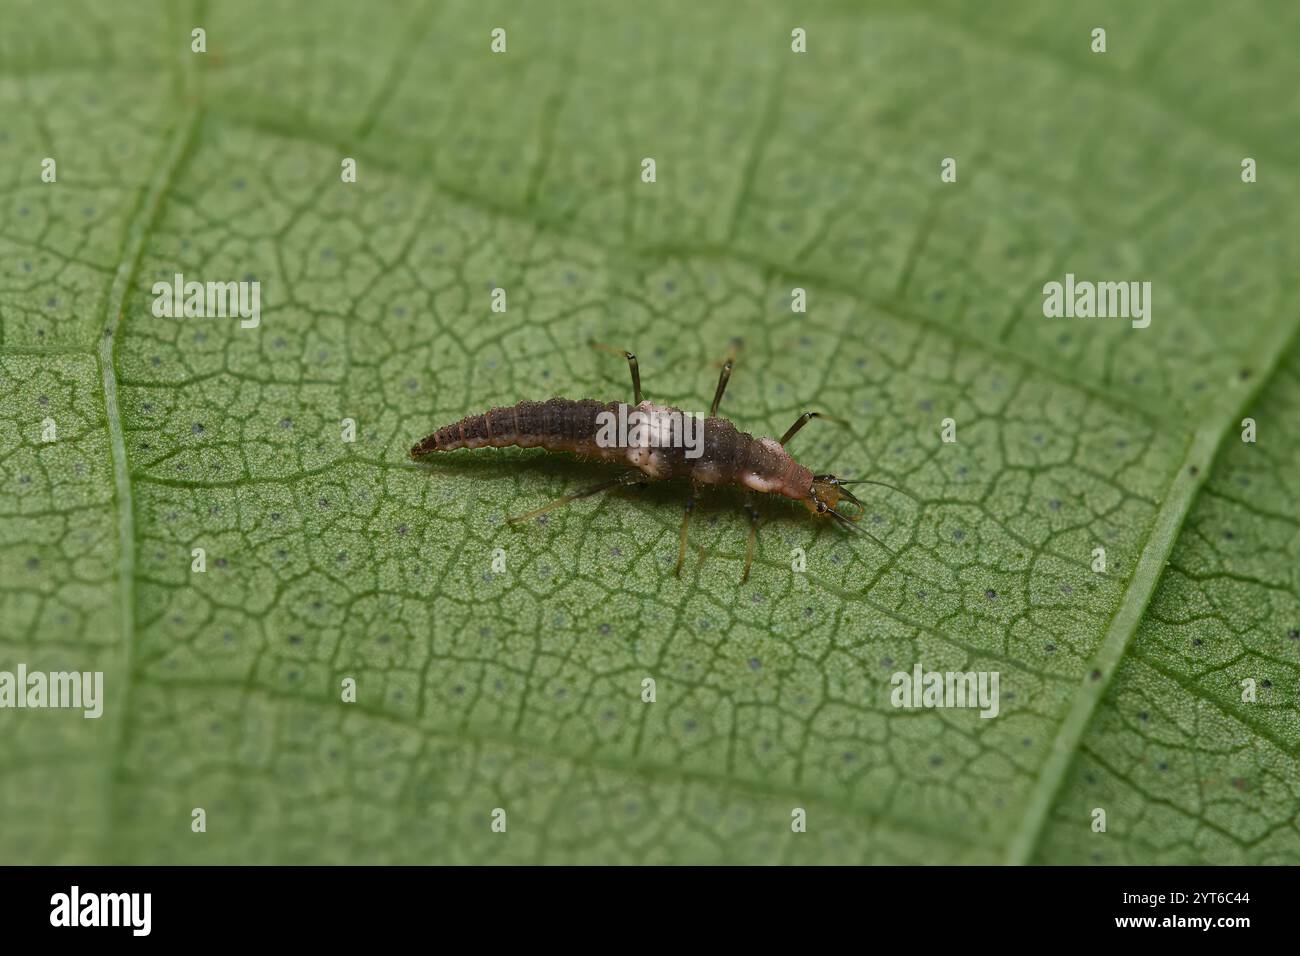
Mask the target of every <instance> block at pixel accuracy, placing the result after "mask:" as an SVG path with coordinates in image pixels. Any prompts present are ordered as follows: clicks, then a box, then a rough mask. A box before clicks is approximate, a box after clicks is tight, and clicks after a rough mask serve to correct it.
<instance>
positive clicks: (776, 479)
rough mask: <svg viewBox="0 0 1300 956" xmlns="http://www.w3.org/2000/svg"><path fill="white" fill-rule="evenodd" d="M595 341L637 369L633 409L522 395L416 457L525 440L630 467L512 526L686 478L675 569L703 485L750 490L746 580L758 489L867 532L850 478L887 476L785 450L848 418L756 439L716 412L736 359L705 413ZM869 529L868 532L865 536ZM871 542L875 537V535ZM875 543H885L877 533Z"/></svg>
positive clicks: (457, 427)
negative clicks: (590, 500)
mask: <svg viewBox="0 0 1300 956" xmlns="http://www.w3.org/2000/svg"><path fill="white" fill-rule="evenodd" d="M592 344H593V345H595V347H596V348H602V349H605V350H607V351H610V352H615V353H617V354H620V355H623V356H625V357H626V358H627V362H628V366H629V367H630V368H631V370H632V391H633V395H634V397H635V401H636V404H635V406H633V407H631V408H629V406H628V405H627V403H625V402H598V401H595V400H594V399H590V398H585V399H579V400H575V399H569V398H552V399H551V400H550V401H546V402H528V401H524V402H519V403H518V404H517V405H513V406H508V407H502V408H493V409H490V410H489V411H486V412H483V413H482V414H479V415H470V416H468V417H466V418H462V419H461V420H460V421H458V422H456V423H455V424H452V425H447V426H445V427H443V428H439V429H438V430H437V431H436V432H434V433H433V434H432V435H429V436H428V437H426V438H424V439H421V440H420V441H419V442H417V443H416V445H415V446H414V447H413V448H412V449H411V457H412V458H414V459H416V460H419V459H421V458H425V457H427V456H429V455H432V454H434V453H435V452H441V451H455V450H456V449H458V448H482V447H484V446H486V445H491V446H492V447H494V448H501V447H503V446H506V445H518V446H519V447H521V448H545V449H546V450H548V451H567V452H573V453H575V454H579V455H583V456H586V457H591V458H597V459H601V460H604V461H611V462H621V463H623V464H627V465H631V466H632V467H631V468H630V469H629V470H627V471H626V472H624V473H623V474H621V475H618V476H617V477H615V478H611V479H609V480H608V481H602V482H600V483H599V484H596V485H592V486H591V487H589V488H583V489H581V490H580V491H575V492H573V493H572V494H569V495H565V496H564V497H563V498H558V499H556V500H555V501H552V502H551V503H550V504H548V505H544V506H543V507H541V508H538V509H536V510H535V511H530V512H528V513H527V514H523V515H518V516H516V517H513V518H510V519H509V521H510V522H511V523H512V524H516V523H518V522H521V521H526V520H528V519H529V518H535V517H537V516H538V515H540V514H544V513H545V512H547V511H550V510H551V509H552V508H558V507H561V506H562V505H567V504H568V503H569V502H571V501H576V500H578V499H579V498H585V497H587V496H589V495H594V494H596V493H598V492H601V491H606V490H608V489H611V488H617V487H619V486H621V485H629V484H644V483H646V482H650V481H664V480H666V479H669V478H679V477H687V478H690V479H691V481H692V490H691V495H690V497H689V498H688V499H687V501H686V514H685V515H684V516H683V517H682V531H681V541H680V543H679V547H678V552H677V567H676V570H675V572H674V573H680V572H681V568H682V560H683V558H684V557H685V555H686V535H687V527H688V526H689V524H690V519H691V511H692V510H693V509H694V507H695V498H696V493H697V492H698V490H699V487H700V486H701V485H739V486H740V487H742V488H744V489H745V490H746V501H745V509H746V511H748V513H749V518H750V526H749V544H748V546H747V547H746V550H745V571H744V574H743V575H742V577H741V582H742V583H743V582H744V581H746V580H747V579H748V578H749V568H750V564H751V563H752V561H753V557H754V539H755V536H756V534H757V531H758V512H757V511H755V510H754V507H753V504H752V502H751V501H750V500H749V494H750V493H752V492H760V493H763V494H778V495H784V496H785V497H787V498H793V499H795V500H796V501H801V502H803V503H804V505H805V506H806V507H807V508H808V509H809V510H810V511H811V512H812V513H813V514H815V515H819V516H824V517H829V518H833V519H835V520H836V521H837V522H838V523H839V524H840V525H841V526H843V527H845V528H848V529H850V530H854V531H860V530H861V529H860V528H857V527H856V526H855V525H854V522H856V521H857V520H858V519H859V518H860V517H861V516H862V510H863V505H862V502H861V501H859V500H858V499H857V498H855V497H854V496H853V493H852V492H850V491H848V490H847V489H846V488H845V487H844V486H845V485H848V484H884V482H873V481H870V480H868V479H856V480H854V481H845V480H843V479H841V478H837V477H836V476H835V475H831V474H821V475H815V474H813V473H812V471H811V470H809V469H808V468H805V467H804V466H803V465H801V464H799V463H798V462H797V461H795V460H794V459H793V458H792V457H790V454H789V452H787V451H786V450H785V445H786V443H787V442H789V441H790V439H791V438H793V437H794V435H795V433H796V432H798V431H799V429H801V428H802V427H803V426H804V425H806V424H807V423H808V422H809V421H810V420H811V419H813V418H827V419H829V420H831V421H836V422H839V423H841V424H844V422H843V420H842V419H837V418H833V417H832V416H829V415H824V414H821V413H819V412H804V413H803V414H802V415H800V416H799V417H798V418H797V419H795V422H794V424H793V425H791V426H790V427H789V428H788V429H787V430H786V433H785V434H784V435H783V436H782V437H781V440H780V441H776V440H775V439H772V438H755V437H754V436H753V435H750V434H748V433H746V432H742V431H740V430H739V429H737V428H736V426H735V425H733V424H732V423H731V422H729V421H728V420H727V419H725V418H719V417H717V416H718V405H719V404H720V403H721V402H722V393H723V392H724V391H726V388H727V381H728V380H729V379H730V378H731V369H732V365H733V364H734V362H733V360H732V359H728V360H727V361H726V363H725V364H724V365H723V367H722V375H721V377H720V378H719V379H718V389H717V392H716V393H715V394H714V396H713V405H712V407H711V408H710V409H709V414H708V417H707V418H702V417H701V416H692V415H691V414H690V413H688V412H683V411H682V410H681V409H679V408H673V407H670V406H665V405H655V404H654V403H653V402H650V401H645V400H643V399H642V397H641V375H640V372H639V370H638V368H637V361H636V356H635V355H633V354H632V353H631V352H626V351H623V350H622V349H614V348H610V347H609V346H606V345H598V344H596V343H592ZM629 427H630V430H629ZM886 487H893V486H892V485H886ZM895 490H898V489H895ZM844 501H847V502H849V503H850V504H852V505H853V506H854V508H853V511H852V512H851V513H849V514H845V513H844V511H843V510H842V508H843V505H842V504H841V502H844ZM863 533H864V534H866V532H863ZM868 537H872V536H871V535H870V534H868ZM872 540H876V539H875V538H874V537H872ZM876 543H877V544H880V546H881V547H885V546H884V544H883V543H881V542H879V541H876ZM885 550H887V551H888V550H889V549H888V548H885ZM890 553H891V554H892V552H890Z"/></svg>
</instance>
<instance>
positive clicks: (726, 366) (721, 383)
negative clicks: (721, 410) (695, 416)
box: [709, 356, 736, 418]
mask: <svg viewBox="0 0 1300 956" xmlns="http://www.w3.org/2000/svg"><path fill="white" fill-rule="evenodd" d="M735 364H736V360H735V358H733V357H730V356H728V358H727V360H726V361H725V362H723V363H722V374H721V375H719V376H718V390H717V391H716V392H714V393H713V404H712V405H711V406H710V407H709V417H710V418H713V417H714V416H716V415H717V414H718V406H719V405H721V404H722V393H723V392H725V391H726V390H727V383H728V382H729V381H731V368H732V366H733V365H735Z"/></svg>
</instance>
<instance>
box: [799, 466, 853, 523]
mask: <svg viewBox="0 0 1300 956" xmlns="http://www.w3.org/2000/svg"><path fill="white" fill-rule="evenodd" d="M844 501H847V502H848V503H849V504H851V505H853V509H852V511H850V512H849V513H848V514H845V513H844V510H843V506H842V505H841V502H844ZM804 505H805V506H806V507H807V508H808V510H809V511H811V512H812V513H813V514H815V515H818V516H820V517H824V518H834V519H835V520H837V521H839V522H840V523H841V524H847V523H848V522H851V521H857V520H858V519H859V518H861V517H862V510H863V507H862V502H861V501H859V500H858V499H857V497H856V496H855V495H854V494H853V492H851V491H849V490H848V489H847V488H845V487H844V485H843V483H842V482H841V481H840V479H839V478H837V477H835V476H834V475H830V474H827V475H813V480H812V487H811V488H809V489H808V497H807V498H806V499H805V500H804Z"/></svg>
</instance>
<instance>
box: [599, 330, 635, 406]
mask: <svg viewBox="0 0 1300 956" xmlns="http://www.w3.org/2000/svg"><path fill="white" fill-rule="evenodd" d="M591 347H592V348H594V349H600V350H601V351H604V352H612V353H613V354H615V355H621V356H623V357H624V358H625V359H627V365H628V368H630V369H631V370H632V395H633V397H634V398H635V404H637V405H640V404H641V370H640V368H639V367H638V366H637V364H636V356H635V355H633V354H632V353H631V352H629V351H627V350H626V349H616V348H614V346H612V345H605V344H604V343H602V342H592V343H591Z"/></svg>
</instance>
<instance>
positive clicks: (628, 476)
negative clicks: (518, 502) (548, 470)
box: [506, 469, 641, 525]
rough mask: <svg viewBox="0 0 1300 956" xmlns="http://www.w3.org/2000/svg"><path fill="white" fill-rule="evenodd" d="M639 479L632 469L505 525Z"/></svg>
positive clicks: (508, 519) (639, 475)
mask: <svg viewBox="0 0 1300 956" xmlns="http://www.w3.org/2000/svg"><path fill="white" fill-rule="evenodd" d="M640 478H641V472H639V471H637V470H636V469H632V470H631V471H627V472H624V473H623V474H621V475H619V476H618V477H617V478H611V479H609V481H602V482H601V483H600V484H598V485H592V486H591V487H590V488H582V489H581V490H579V491H575V492H574V493H573V494H571V495H565V496H564V497H563V498H556V499H555V500H554V501H552V502H551V503H550V504H549V505H543V506H542V507H540V508H537V509H535V510H533V511H530V512H528V513H527V514H522V515H516V516H515V517H513V518H507V519H506V521H507V523H509V524H512V525H515V524H519V522H521V521H527V520H528V519H529V518H536V517H537V516H538V515H544V514H546V512H548V511H551V510H553V509H555V508H560V507H563V506H564V505H567V504H568V503H569V502H571V501H577V500H578V499H579V498H587V497H590V496H591V495H594V494H599V493H600V492H602V491H608V490H609V489H611V488H617V487H619V486H620V485H632V484H636V483H637V482H638V480H639V479H640Z"/></svg>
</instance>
